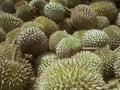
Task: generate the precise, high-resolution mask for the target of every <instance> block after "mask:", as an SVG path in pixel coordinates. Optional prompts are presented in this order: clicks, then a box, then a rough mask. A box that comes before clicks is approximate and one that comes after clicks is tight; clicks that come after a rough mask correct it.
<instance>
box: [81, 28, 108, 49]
mask: <svg viewBox="0 0 120 90" xmlns="http://www.w3.org/2000/svg"><path fill="white" fill-rule="evenodd" d="M108 40H109V37H108V35H107V34H106V33H105V32H104V31H101V30H99V29H91V30H88V31H86V32H85V33H84V35H83V37H82V44H83V47H98V48H101V47H104V46H106V45H107V44H108Z"/></svg>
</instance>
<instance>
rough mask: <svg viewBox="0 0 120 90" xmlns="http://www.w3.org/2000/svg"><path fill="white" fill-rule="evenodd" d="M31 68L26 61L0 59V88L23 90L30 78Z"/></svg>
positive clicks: (0, 89) (1, 89) (2, 89)
mask: <svg viewBox="0 0 120 90" xmlns="http://www.w3.org/2000/svg"><path fill="white" fill-rule="evenodd" d="M31 70H32V67H31V65H30V64H29V63H28V62H27V61H23V62H20V63H19V62H14V61H11V60H0V82H1V83H0V90H23V88H24V87H25V86H26V84H27V83H28V82H29V80H30V76H31Z"/></svg>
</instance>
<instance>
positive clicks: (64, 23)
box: [59, 18, 73, 34]
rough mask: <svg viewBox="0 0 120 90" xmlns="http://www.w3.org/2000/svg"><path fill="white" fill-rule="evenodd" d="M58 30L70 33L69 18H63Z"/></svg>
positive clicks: (71, 31)
mask: <svg viewBox="0 0 120 90" xmlns="http://www.w3.org/2000/svg"><path fill="white" fill-rule="evenodd" d="M59 28H60V30H66V32H68V33H70V34H72V33H73V30H72V25H71V20H70V19H69V18H65V19H64V20H63V21H62V22H61V23H60V26H59Z"/></svg>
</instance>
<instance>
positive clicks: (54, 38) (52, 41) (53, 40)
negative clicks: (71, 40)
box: [49, 31, 70, 53]
mask: <svg viewBox="0 0 120 90" xmlns="http://www.w3.org/2000/svg"><path fill="white" fill-rule="evenodd" d="M69 36H70V35H69V34H68V33H67V32H66V31H56V32H54V33H53V34H52V35H51V36H50V38H49V48H50V50H51V52H54V53H55V52H56V47H57V45H58V43H59V42H60V41H61V40H62V39H63V38H67V37H69Z"/></svg>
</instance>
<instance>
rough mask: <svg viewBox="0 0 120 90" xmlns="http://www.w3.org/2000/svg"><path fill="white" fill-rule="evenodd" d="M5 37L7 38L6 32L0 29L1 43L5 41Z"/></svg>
mask: <svg viewBox="0 0 120 90" xmlns="http://www.w3.org/2000/svg"><path fill="white" fill-rule="evenodd" d="M5 36H6V33H5V31H4V30H3V29H2V28H1V27H0V43H1V42H3V41H5Z"/></svg>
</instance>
